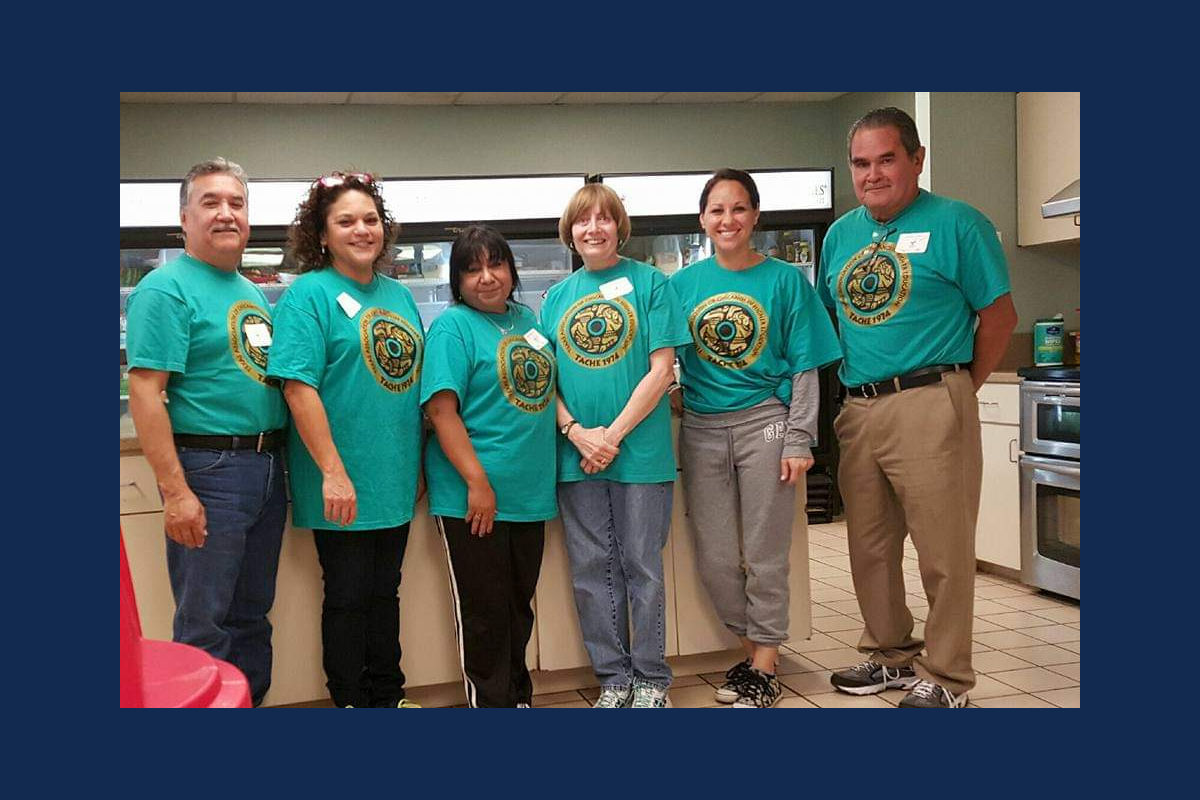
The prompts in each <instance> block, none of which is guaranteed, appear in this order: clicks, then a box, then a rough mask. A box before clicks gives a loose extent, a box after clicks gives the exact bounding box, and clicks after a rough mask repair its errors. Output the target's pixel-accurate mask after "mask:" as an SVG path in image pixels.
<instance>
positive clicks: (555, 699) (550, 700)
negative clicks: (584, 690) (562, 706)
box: [533, 689, 600, 708]
mask: <svg viewBox="0 0 1200 800" xmlns="http://www.w3.org/2000/svg"><path fill="white" fill-rule="evenodd" d="M599 696H600V690H599V689H596V697H599ZM582 699H583V697H582V696H581V695H580V694H579V692H551V693H549V694H535V695H534V696H533V707H534V708H541V707H542V706H552V705H556V704H558V703H569V702H571V701H574V700H582ZM593 699H594V698H593Z"/></svg>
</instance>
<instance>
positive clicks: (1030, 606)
mask: <svg viewBox="0 0 1200 800" xmlns="http://www.w3.org/2000/svg"><path fill="white" fill-rule="evenodd" d="M996 602H997V603H1000V604H1001V605H1005V606H1008V607H1009V608H1011V609H1013V610H1014V611H1034V610H1038V609H1043V608H1070V607H1071V606H1069V605H1068V604H1067V603H1065V602H1063V601H1062V600H1055V599H1054V598H1053V597H1046V596H1045V595H1040V594H1021V595H1016V596H1015V597H999V598H997V599H996ZM1076 608H1078V606H1076Z"/></svg>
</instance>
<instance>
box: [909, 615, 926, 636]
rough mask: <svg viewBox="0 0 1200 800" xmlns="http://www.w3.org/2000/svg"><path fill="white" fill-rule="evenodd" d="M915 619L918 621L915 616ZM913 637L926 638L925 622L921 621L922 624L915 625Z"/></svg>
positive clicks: (915, 623) (916, 623)
mask: <svg viewBox="0 0 1200 800" xmlns="http://www.w3.org/2000/svg"><path fill="white" fill-rule="evenodd" d="M913 619H916V617H915V616H914V617H913ZM912 635H913V636H915V637H917V638H918V639H924V638H925V620H921V621H920V622H914V623H913V632H912Z"/></svg>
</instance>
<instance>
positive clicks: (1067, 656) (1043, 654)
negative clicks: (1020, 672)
mask: <svg viewBox="0 0 1200 800" xmlns="http://www.w3.org/2000/svg"><path fill="white" fill-rule="evenodd" d="M1005 652H1007V653H1010V654H1011V655H1014V656H1016V657H1017V658H1020V659H1022V660H1024V661H1028V662H1029V663H1030V664H1036V665H1037V666H1039V667H1048V666H1050V665H1051V664H1078V663H1079V654H1078V653H1072V652H1071V651H1070V650H1064V649H1063V648H1061V647H1056V646H1055V645H1052V644H1039V645H1037V646H1036V647H1009V648H1005Z"/></svg>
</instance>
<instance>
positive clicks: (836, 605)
mask: <svg viewBox="0 0 1200 800" xmlns="http://www.w3.org/2000/svg"><path fill="white" fill-rule="evenodd" d="M821 605H823V606H825V607H826V608H828V609H831V610H833V611H836V612H838V613H839V614H845V615H847V616H853V615H855V614H857V613H859V610H858V600H856V599H854V598H851V599H849V600H831V601H829V602H825V603H822V604H821Z"/></svg>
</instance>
